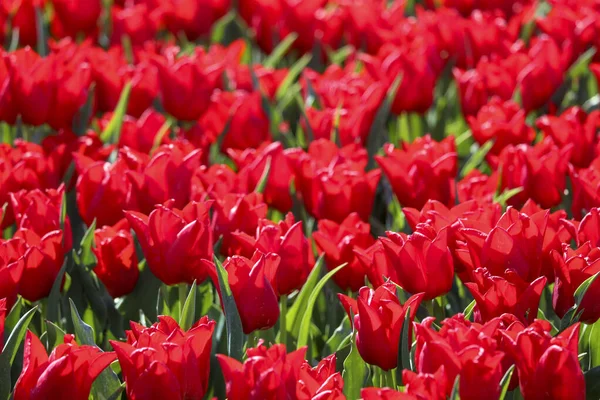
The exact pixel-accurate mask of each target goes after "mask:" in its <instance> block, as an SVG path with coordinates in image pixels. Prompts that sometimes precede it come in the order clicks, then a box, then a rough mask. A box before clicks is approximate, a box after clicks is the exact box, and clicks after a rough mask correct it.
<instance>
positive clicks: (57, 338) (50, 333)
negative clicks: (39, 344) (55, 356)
mask: <svg viewBox="0 0 600 400" xmlns="http://www.w3.org/2000/svg"><path fill="white" fill-rule="evenodd" d="M46 332H47V335H46V350H47V351H48V353H50V352H52V349H54V348H55V347H56V346H58V345H59V344H61V343H62V342H63V338H64V337H65V334H66V332H65V331H63V330H62V329H61V328H60V327H59V326H58V325H56V324H55V323H54V322H52V321H46Z"/></svg>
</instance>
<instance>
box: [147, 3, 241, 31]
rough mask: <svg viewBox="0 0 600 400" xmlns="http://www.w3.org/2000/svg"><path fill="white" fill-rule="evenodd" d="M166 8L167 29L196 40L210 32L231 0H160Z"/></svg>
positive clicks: (224, 12) (226, 9) (227, 8)
mask: <svg viewBox="0 0 600 400" xmlns="http://www.w3.org/2000/svg"><path fill="white" fill-rule="evenodd" d="M158 3H159V4H160V6H161V7H162V8H163V10H164V16H163V19H164V22H165V25H166V27H167V29H168V30H169V31H170V32H171V33H173V34H175V35H178V34H180V33H183V34H185V36H186V38H187V39H189V40H191V41H194V40H196V39H198V38H199V37H201V36H203V35H206V34H207V33H209V32H210V30H211V27H212V25H213V24H214V23H215V22H216V21H217V20H218V19H219V18H221V17H222V16H224V15H225V14H226V13H227V11H228V10H229V7H230V1H229V0H167V1H160V2H158Z"/></svg>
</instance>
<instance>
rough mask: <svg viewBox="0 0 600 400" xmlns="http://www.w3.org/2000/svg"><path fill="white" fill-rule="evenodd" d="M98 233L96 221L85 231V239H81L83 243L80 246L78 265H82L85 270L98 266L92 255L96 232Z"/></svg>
mask: <svg viewBox="0 0 600 400" xmlns="http://www.w3.org/2000/svg"><path fill="white" fill-rule="evenodd" d="M95 231H96V219H95V218H94V221H93V222H92V224H91V225H90V227H89V228H88V229H87V230H86V231H85V234H84V235H83V238H81V242H80V244H79V250H78V257H79V260H78V264H80V265H82V266H83V267H85V268H91V267H92V266H94V265H95V264H96V258H95V257H94V254H93V253H92V247H93V246H94V232H95Z"/></svg>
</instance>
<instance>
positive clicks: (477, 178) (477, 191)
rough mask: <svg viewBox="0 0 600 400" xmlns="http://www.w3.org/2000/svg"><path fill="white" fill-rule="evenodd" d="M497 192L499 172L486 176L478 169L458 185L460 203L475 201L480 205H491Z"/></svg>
mask: <svg viewBox="0 0 600 400" xmlns="http://www.w3.org/2000/svg"><path fill="white" fill-rule="evenodd" d="M497 190H498V173H497V172H492V174H491V175H486V174H484V173H482V172H481V171H479V170H478V169H474V170H473V171H471V172H469V173H468V174H467V175H466V176H465V177H464V178H463V179H461V180H460V181H458V182H457V183H456V192H457V196H458V200H459V201H460V202H465V201H469V200H475V201H477V202H479V203H491V202H492V201H493V200H494V195H495V194H496V191H497Z"/></svg>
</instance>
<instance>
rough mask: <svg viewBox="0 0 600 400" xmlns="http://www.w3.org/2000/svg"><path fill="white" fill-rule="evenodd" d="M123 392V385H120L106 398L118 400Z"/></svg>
mask: <svg viewBox="0 0 600 400" xmlns="http://www.w3.org/2000/svg"><path fill="white" fill-rule="evenodd" d="M123 391H125V383H123V384H121V385H120V386H119V388H118V389H117V390H115V392H114V393H113V394H111V395H110V396H109V397H108V398H107V400H119V399H120V398H121V393H123Z"/></svg>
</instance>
